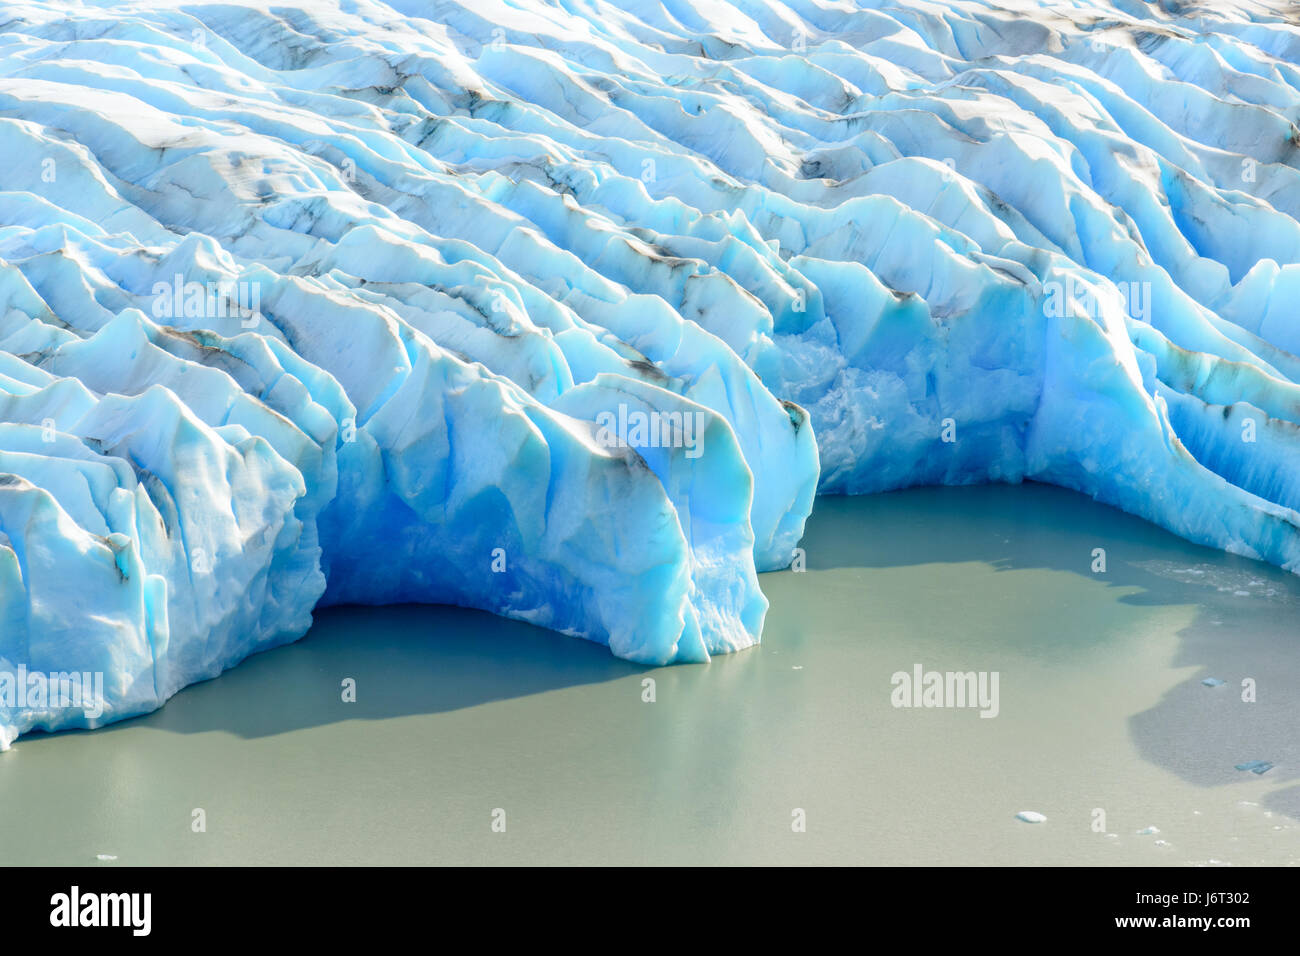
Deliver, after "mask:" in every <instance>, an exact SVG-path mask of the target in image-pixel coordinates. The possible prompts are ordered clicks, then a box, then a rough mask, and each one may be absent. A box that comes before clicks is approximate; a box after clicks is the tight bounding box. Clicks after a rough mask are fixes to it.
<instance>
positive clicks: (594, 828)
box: [0, 484, 1300, 866]
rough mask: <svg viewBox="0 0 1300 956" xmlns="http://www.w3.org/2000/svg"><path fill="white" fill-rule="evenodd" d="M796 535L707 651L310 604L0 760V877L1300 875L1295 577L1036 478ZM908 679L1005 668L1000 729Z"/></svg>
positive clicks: (942, 492)
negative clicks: (732, 629) (266, 636)
mask: <svg viewBox="0 0 1300 956" xmlns="http://www.w3.org/2000/svg"><path fill="white" fill-rule="evenodd" d="M803 548H804V549H805V551H806V561H807V570H806V571H805V572H803V573H795V572H791V571H786V572H780V573H775V574H767V575H763V576H762V577H761V581H762V585H763V589H764V591H765V592H766V593H767V595H768V597H769V599H770V600H771V602H772V607H771V610H770V612H769V614H768V618H767V625H766V629H765V631H764V635H763V644H762V645H761V646H760V647H757V648H753V649H751V650H748V651H744V652H742V653H739V654H734V655H730V656H726V657H719V658H716V659H715V660H714V661H713V662H712V663H710V664H707V665H698V666H680V667H672V668H643V667H638V666H635V665H632V664H628V663H626V662H623V661H619V660H616V659H615V658H613V657H611V656H610V654H609V652H608V651H607V650H605V648H603V647H600V646H597V645H594V644H590V643H587V642H585V641H581V640H576V639H573V638H569V637H564V636H561V635H558V634H553V633H550V632H547V631H543V630H539V629H537V628H533V627H530V626H528V625H525V624H520V623H516V622H511V621H505V620H501V619H498V618H495V617H493V616H491V615H488V614H485V613H480V612H476V611H468V610H462V609H457V608H445V607H410V606H406V607H394V608H338V609H333V610H328V611H324V612H322V613H320V614H319V615H318V617H317V623H316V625H315V626H314V627H313V629H312V631H311V633H310V634H308V635H307V637H306V638H305V639H303V640H302V641H300V642H298V643H297V644H294V645H291V646H289V647H284V648H280V649H277V650H274V651H270V652H267V653H264V654H259V655H257V656H255V657H253V658H251V659H249V660H248V661H246V662H245V663H244V664H242V665H240V666H239V667H237V668H236V669H234V670H232V671H230V672H228V673H226V674H225V675H224V676H222V677H221V678H219V679H217V680H214V681H209V682H207V683H204V684H201V685H198V686H195V687H191V688H189V689H187V690H185V691H183V692H182V693H180V694H179V695H177V696H176V697H174V698H173V699H172V700H171V701H170V702H169V703H168V704H167V706H166V707H164V708H163V709H162V710H160V711H158V712H157V713H155V714H152V715H149V716H146V717H142V718H138V719H135V720H131V721H127V722H125V723H122V724H118V725H115V726H112V727H109V728H106V729H103V730H99V731H94V732H79V733H68V734H57V735H36V736H33V737H29V738H23V739H21V740H19V741H18V743H17V744H16V745H15V746H14V748H13V749H12V750H11V751H10V752H8V753H4V754H0V808H3V815H4V823H3V825H2V826H0V863H3V864H18V863H35V864H91V865H94V864H97V863H98V864H99V865H103V866H120V865H130V864H205V865H207V864H237V863H253V864H262V863H267V864H270V863H287V864H354V863H355V864H362V863H366V864H373V863H381V864H382V863H394V864H446V863H454V864H488V863H492V864H499V863H523V864H575V863H616V864H639V863H645V864H673V863H725V864H751V863H752V864H778V863H785V864H807V863H838V864H855V863H863V864H873V863H881V864H904V865H906V864H934V863H941V864H942V863H955V864H1033V865H1037V864H1049V865H1054V864H1075V863H1078V864H1170V865H1197V864H1200V865H1218V864H1229V865H1249V864H1262V863H1268V864H1294V863H1297V862H1300V781H1297V771H1298V770H1300V578H1297V577H1296V576H1294V575H1291V574H1287V573H1285V572H1282V571H1280V570H1277V569H1274V568H1271V567H1268V566H1266V565H1263V564H1260V563H1257V562H1253V561H1249V560H1246V559H1243V558H1238V557H1234V556H1231V555H1226V554H1221V553H1219V552H1216V551H1211V550H1207V549H1204V548H1199V547H1196V546H1194V545H1191V544H1188V543H1186V542H1183V541H1181V540H1179V539H1178V538H1175V537H1173V536H1172V535H1169V534H1167V533H1165V532H1163V531H1161V530H1159V529H1158V528H1155V527H1153V526H1151V525H1148V524H1146V523H1144V522H1142V521H1140V520H1138V519H1135V518H1132V517H1129V516H1127V515H1124V514H1122V513H1120V512H1117V511H1114V510H1112V509H1110V508H1107V507H1104V506H1102V505H1099V504H1096V503H1094V502H1092V501H1089V500H1088V499H1086V498H1083V497H1081V496H1079V495H1075V494H1072V493H1070V492H1066V491H1062V490H1059V489H1055V488H1050V487H1046V486H1042V485H1034V484H1027V485H1022V486H988V487H975V488H925V489H916V490H911V491H905V492H898V493H893V494H886V495H877V496H868V497H858V498H821V499H819V500H818V501H817V505H816V509H815V511H814V514H813V516H812V518H811V520H810V521H809V523H808V530H807V535H806V536H805V538H804V541H803ZM1096 548H1103V549H1105V557H1106V571H1105V573H1094V572H1093V570H1092V565H1093V563H1094V549H1096ZM918 664H919V665H921V666H922V668H923V670H926V671H930V670H934V671H941V672H942V671H960V672H965V671H974V672H986V673H987V674H992V673H993V672H997V674H998V690H999V700H998V712H997V716H996V717H993V718H991V719H989V718H981V717H980V716H979V712H978V710H976V709H971V708H956V707H953V708H899V707H895V706H893V703H891V693H892V692H893V690H894V688H893V687H892V686H891V677H892V675H894V674H895V673H896V672H899V671H903V672H908V673H911V672H912V670H913V668H914V667H915V665H918ZM647 677H650V678H653V679H654V681H655V687H654V689H655V701H654V702H653V703H647V702H645V701H643V699H642V698H643V681H644V679H645V678H647ZM1211 677H1213V678H1218V679H1220V680H1222V681H1224V683H1223V684H1222V685H1219V686H1215V687H1209V686H1206V685H1204V684H1202V683H1201V681H1202V680H1203V679H1205V678H1211ZM345 678H353V679H355V681H356V688H357V700H356V702H355V703H344V702H343V701H342V699H341V696H342V695H341V692H340V687H341V682H342V681H343V680H344V679H345ZM1243 681H1247V682H1248V683H1247V684H1246V685H1245V687H1243ZM1250 681H1253V689H1254V697H1255V700H1254V701H1253V702H1251V701H1248V700H1243V699H1242V698H1243V695H1244V696H1246V697H1249V696H1251V694H1250V693H1248V692H1247V691H1248V690H1249V689H1250V687H1251V686H1252V685H1251V684H1250V683H1249V682H1250ZM1256 760H1262V761H1267V762H1271V763H1272V764H1274V766H1273V767H1272V769H1270V770H1268V771H1267V772H1266V773H1262V774H1256V773H1253V772H1250V771H1249V770H1246V771H1240V770H1237V769H1235V765H1237V764H1243V763H1246V762H1248V761H1256ZM196 809H202V811H203V814H202V816H203V819H204V821H205V824H206V827H205V829H204V830H203V832H195V828H194V826H193V825H192V821H193V820H194V819H195V810H196ZM1022 810H1031V811H1036V812H1038V813H1041V814H1043V815H1044V816H1045V817H1046V818H1047V819H1046V822H1043V823H1037V824H1031V823H1024V822H1021V821H1020V820H1018V819H1017V818H1016V814H1017V813H1018V812H1020V811H1022ZM496 811H504V814H502V813H500V812H496ZM797 811H801V813H800V812H797ZM503 818H504V823H505V828H504V832H498V830H494V828H493V821H494V819H495V820H497V821H498V823H499V822H500V821H501V820H502V819H503ZM801 819H802V820H803V821H804V824H805V827H804V829H803V830H802V832H799V831H798V828H797V826H796V824H797V823H798V822H799V820H801ZM1151 827H1154V828H1156V830H1157V831H1158V832H1145V833H1144V832H1139V831H1145V830H1147V829H1148V828H1151Z"/></svg>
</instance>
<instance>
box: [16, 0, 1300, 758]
mask: <svg viewBox="0 0 1300 956" xmlns="http://www.w3.org/2000/svg"><path fill="white" fill-rule="evenodd" d="M1179 6H1180V5H1177V4H1173V3H1164V4H1159V5H1157V4H1148V3H1139V2H1135V0H1123V2H1114V3H1102V2H1094V3H1076V4H1071V5H1064V4H1053V5H1046V6H1039V5H1037V4H1023V3H1015V4H1008V3H1003V4H997V5H993V4H985V3H977V2H953V3H930V2H923V0H911V2H898V3H879V4H859V3H847V2H832V0H815V2H814V0H809V2H786V3H780V2H775V0H732V2H723V0H697V2H692V3H685V2H682V3H675V2H674V3H658V2H645V3H642V2H639V0H636V2H631V0H629V2H622V3H616V4H615V3H603V2H594V0H577V2H571V3H565V4H562V5H554V4H548V3H541V2H536V3H534V2H529V3H523V4H520V3H506V2H503V0H497V2H489V0H463V2H441V3H424V2H419V3H417V2H414V0H395V2H391V3H388V4H382V3H377V2H375V3H372V2H365V0H359V2H355V3H348V4H344V5H341V6H336V5H334V4H326V3H302V4H300V5H298V6H277V7H273V8H270V9H268V8H266V7H265V5H259V4H255V3H249V2H245V0H234V2H223V3H214V4H204V3H191V2H170V3H169V2H165V0H164V2H158V0H154V2H131V0H127V2H117V0H114V2H108V0H104V2H89V3H84V4H83V3H77V4H65V3H62V2H53V3H39V4H36V3H26V4H24V3H0V151H2V152H3V155H4V156H5V157H6V173H5V176H4V177H3V180H0V745H4V744H7V743H8V742H9V741H10V740H12V738H13V737H14V736H16V735H17V734H19V733H23V732H26V731H28V730H31V729H36V728H50V729H55V728H62V727H72V726H94V725H97V724H99V723H103V722H106V721H109V720H114V719H120V718H122V717H125V716H130V715H132V714H137V713H141V712H145V711H148V710H150V709H152V708H155V707H157V706H159V705H160V704H161V702H162V701H164V700H166V698H167V697H168V696H170V695H171V694H173V693H175V691H176V690H178V689H179V688H181V687H183V686H184V685H186V684H188V683H191V682H193V681H195V680H199V679H202V678H205V677H211V676H213V675H215V674H217V673H219V672H220V671H221V670H223V669H224V668H227V667H230V666H232V665H233V664H235V663H237V662H238V661H239V660H241V659H242V658H243V657H245V656H247V655H248V654H249V653H252V652H253V651H256V650H260V649H264V648H267V647H270V646H274V645H276V644H280V643H284V642H286V641H291V640H294V639H296V638H297V637H299V636H301V635H302V634H303V632H304V631H305V630H306V628H307V627H308V625H309V622H310V615H311V611H312V609H313V607H315V606H317V605H318V604H320V603H322V602H325V603H329V602H344V601H348V602H363V603H382V602H395V601H427V602H447V603H456V604H462V605H467V606H472V607H479V608H485V609H488V610H491V611H494V612H496V613H499V614H505V615H508V616H511V617H516V618H521V619H523V620H528V621H531V622H534V623H537V624H539V625H543V626H546V627H550V628H555V629H557V630H561V631H564V632H566V633H570V634H574V635H578V636H582V637H586V638H588V639H591V640H596V641H601V642H604V643H607V644H608V645H609V646H610V649H611V650H612V651H613V652H614V653H616V654H618V655H620V656H623V657H627V658H630V659H632V660H636V661H642V662H647V663H665V662H672V661H699V660H706V659H707V658H708V657H709V655H710V654H714V653H719V652H726V651H730V650H735V649H738V648H741V647H745V646H748V645H750V644H752V643H754V642H755V641H757V640H758V638H759V634H760V631H761V627H762V621H763V616H764V612H765V610H766V601H765V599H764V598H763V595H762V593H761V591H760V590H759V588H758V582H757V576H756V571H762V570H770V569H775V568H780V567H785V566H787V565H788V564H789V563H790V560H791V557H792V553H793V550H794V548H795V547H796V546H797V544H798V541H799V538H800V535H801V533H802V528H803V523H804V520H805V518H806V517H807V515H808V513H809V511H810V509H811V507H812V499H813V495H814V492H815V491H816V490H817V489H818V487H819V486H820V489H821V490H822V491H828V492H853V493H859V492H870V491H878V490H883V489H889V488H897V487H901V486H905V485H910V484H918V483H932V482H948V483H961V482H976V481H987V480H999V481H1017V480H1020V479H1023V478H1035V479H1038V480H1043V481H1050V482H1054V483H1056V484H1061V485H1065V486H1067V487H1071V488H1075V489H1078V490H1080V491H1083V492H1086V493H1088V494H1091V495H1093V496H1095V497H1097V498H1099V499H1101V500H1103V501H1106V502H1109V503H1111V504H1114V505H1117V506H1119V507H1121V508H1124V509H1125V510H1127V511H1130V512H1133V513H1135V514H1139V515H1141V516H1143V517H1146V518H1148V519H1150V520H1152V521H1154V522H1157V523H1159V524H1161V525H1163V526H1165V527H1166V528H1169V529H1171V530H1173V531H1175V532H1177V533H1179V534H1181V535H1184V536H1185V537H1188V538H1190V539H1192V540H1195V541H1199V542H1203V543H1206V544H1211V545H1215V546H1218V547H1222V548H1227V549H1230V550H1233V551H1237V552H1239V553H1243V554H1249V555H1252V556H1257V557H1260V558H1263V559H1265V560H1268V561H1272V562H1274V563H1276V564H1279V565H1283V566H1285V567H1289V568H1295V567H1297V565H1300V533H1298V528H1300V514H1297V512H1296V510H1294V509H1296V508H1297V507H1300V478H1297V474H1300V472H1297V469H1296V467H1295V465H1296V463H1297V462H1298V461H1300V437H1298V436H1297V428H1298V427H1300V358H1297V357H1296V353H1297V352H1300V325H1298V324H1297V323H1296V322H1295V321H1294V319H1293V317H1292V309H1293V308H1294V303H1295V302H1296V300H1297V297H1298V296H1300V221H1298V220H1300V130H1298V129H1297V126H1296V125H1295V124H1296V121H1297V120H1298V119H1300V93H1298V92H1297V91H1300V66H1298V65H1297V64H1300V18H1297V17H1296V16H1295V15H1294V14H1293V13H1292V14H1288V13H1286V12H1285V9H1286V7H1285V5H1284V4H1281V3H1277V4H1265V3H1243V4H1236V5H1234V7H1233V9H1228V10H1225V9H1221V8H1220V7H1218V6H1216V5H1210V4H1205V5H1190V4H1187V5H1181V6H1182V9H1179V8H1178V7H1179ZM814 436H815V437H814ZM20 671H22V672H23V673H25V674H27V675H31V674H38V675H53V677H52V678H51V679H50V680H49V681H47V682H46V688H45V689H46V691H47V693H44V694H41V695H40V696H34V695H31V694H28V693H27V691H28V689H29V688H28V687H27V686H26V685H25V684H22V682H20V681H17V680H16V678H15V675H17V674H18V673H19V672H20ZM6 674H8V675H10V677H11V679H10V680H9V682H8V684H7V685H6V682H5V680H6V679H5V675H6ZM60 674H62V675H64V677H66V676H67V675H68V674H87V675H89V674H102V675H103V688H102V695H101V699H100V700H99V701H98V704H97V706H94V707H91V708H85V707H81V708H79V707H75V706H66V701H64V702H61V701H58V700H55V699H54V697H55V695H54V694H52V693H48V691H49V690H50V689H51V688H52V687H54V686H56V685H57V684H58V683H59V678H58V675H60ZM37 683H39V682H37ZM20 684H22V686H18V685H20ZM36 686H37V684H33V685H32V687H33V688H34V687H36Z"/></svg>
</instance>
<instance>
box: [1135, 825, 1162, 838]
mask: <svg viewBox="0 0 1300 956" xmlns="http://www.w3.org/2000/svg"><path fill="white" fill-rule="evenodd" d="M1159 832H1160V828H1159V827H1143V828H1142V829H1141V830H1139V831H1138V832H1137V835H1138V836H1155V835H1156V834H1157V833H1159Z"/></svg>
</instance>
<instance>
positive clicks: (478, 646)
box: [24, 605, 645, 745]
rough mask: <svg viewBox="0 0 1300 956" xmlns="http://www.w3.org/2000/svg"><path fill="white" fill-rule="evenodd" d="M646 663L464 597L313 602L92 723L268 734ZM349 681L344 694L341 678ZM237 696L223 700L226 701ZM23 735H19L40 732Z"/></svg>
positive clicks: (460, 701) (597, 676)
mask: <svg viewBox="0 0 1300 956" xmlns="http://www.w3.org/2000/svg"><path fill="white" fill-rule="evenodd" d="M643 670H645V668H643V667H641V666H639V665H636V664H632V663H629V662H627V661H624V660H620V659H618V658H616V657H614V656H613V655H611V654H610V653H609V650H608V649H607V648H606V647H604V646H603V645H599V644H594V643H592V642H590V641H585V640H580V639H575V638H572V637H566V636H565V635H563V634H558V633H556V632H554V631H548V630H546V629H544V628H540V627H534V626H532V625H530V624H525V623H523V622H520V621H510V620H506V619H505V618H501V617H497V616H495V615H493V614H489V613H487V612H485V611H476V610H471V609H468V608H459V607H447V606H432V605H397V606H389V607H383V608H374V607H359V606H345V607H332V608H325V609H323V610H320V611H318V612H317V613H316V615H315V623H314V624H313V625H312V628H311V630H310V631H309V632H308V634H307V636H306V638H304V639H303V640H301V641H299V642H297V643H295V644H291V645H288V646H285V647H279V648H275V649H273V650H269V651H265V652H262V653H259V654H255V655H253V656H252V657H250V658H248V659H247V660H245V661H244V662H243V663H241V664H239V665H238V666H236V667H234V668H232V669H231V670H228V671H226V672H225V673H223V674H222V675H221V676H220V677H219V678H218V679H216V680H210V681H205V682H203V683H200V684H195V685H192V686H190V687H187V688H185V689H184V690H182V691H181V692H180V693H179V694H177V695H176V696H175V697H173V698H172V699H171V700H170V701H169V702H168V703H167V704H166V705H165V706H164V707H163V708H161V709H160V710H157V711H155V712H153V713H152V714H147V715H145V716H142V717H136V718H133V719H130V720H125V721H122V722H120V723H116V724H111V725H109V726H107V727H104V728H101V729H99V730H95V731H73V732H72V733H94V734H113V733H115V732H117V731H121V730H127V729H129V728H136V727H150V728H153V729H157V730H166V731H171V732H173V733H181V734H191V733H205V732H208V731H225V732H227V733H231V734H235V735H237V736H240V737H244V738H256V737H266V736H271V735H274V734H282V733H289V732H292V731H296V730H301V729H304V728H308V727H318V726H324V725H327V724H331V723H334V722H337V721H342V720H385V719H389V718H394V717H404V716H409V715H414V714H435V713H440V712H445V711H452V710H459V709H462V708H467V707H475V706H478V705H480V704H485V703H489V702H491V701H496V700H504V699H508V698H513V697H523V696H527V695H530V694H539V693H543V692H545V691H551V690H558V689H561V688H565V687H572V686H576V685H580V684H590V683H597V682H601V681H609V680H616V679H618V678H621V677H625V676H627V675H629V674H637V673H640V672H642V671H643ZM347 679H351V680H353V681H355V687H356V694H355V700H353V701H349V702H345V701H344V699H343V697H344V686H343V685H344V681H345V680H347ZM232 701H233V702H237V704H238V706H235V707H232V706H231V702H232ZM52 736H54V737H57V736H63V735H43V734H34V735H32V736H30V737H27V738H24V743H25V744H27V745H30V744H34V743H36V742H38V741H39V740H41V739H42V738H43V737H45V738H47V739H49V738H51V737H52Z"/></svg>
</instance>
